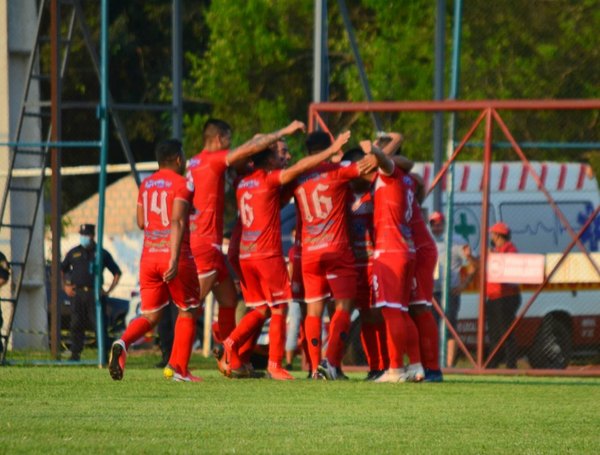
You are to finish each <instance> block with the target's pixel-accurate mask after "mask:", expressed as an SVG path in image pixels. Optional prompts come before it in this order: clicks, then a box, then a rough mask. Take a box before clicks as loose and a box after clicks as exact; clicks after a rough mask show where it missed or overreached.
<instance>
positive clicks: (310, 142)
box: [306, 131, 332, 153]
mask: <svg viewBox="0 0 600 455" xmlns="http://www.w3.org/2000/svg"><path fill="white" fill-rule="evenodd" d="M331 144H332V142H331V136H329V134H327V133H326V132H324V131H315V132H313V133H310V134H309V135H308V136H307V138H306V150H308V153H314V152H322V151H323V150H325V149H326V148H327V147H330V146H331Z"/></svg>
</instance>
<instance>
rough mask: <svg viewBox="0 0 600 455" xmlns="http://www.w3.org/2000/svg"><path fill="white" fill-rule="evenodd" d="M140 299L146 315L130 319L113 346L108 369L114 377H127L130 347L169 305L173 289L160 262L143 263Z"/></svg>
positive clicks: (153, 325)
mask: <svg viewBox="0 0 600 455" xmlns="http://www.w3.org/2000/svg"><path fill="white" fill-rule="evenodd" d="M140 299H141V312H142V315H141V316H139V317H137V318H135V319H134V320H133V321H131V322H130V323H129V325H128V326H127V328H126V329H125V332H124V333H123V335H122V336H121V338H119V339H118V340H116V341H115V342H114V343H113V344H112V347H111V350H110V358H109V362H108V370H109V373H110V376H111V377H112V378H113V379H114V380H120V379H122V378H123V374H124V371H125V360H126V356H127V350H128V349H129V347H130V346H131V345H132V344H133V343H135V342H136V341H137V340H139V339H140V338H142V337H143V336H144V335H145V334H146V333H147V332H149V331H151V330H152V329H153V328H154V327H156V325H157V324H158V321H159V320H160V318H161V316H162V312H163V310H164V309H165V308H166V307H167V306H168V305H169V293H168V290H167V286H166V284H165V283H164V282H163V280H162V269H161V268H160V266H159V264H155V263H143V264H142V265H141V267H140Z"/></svg>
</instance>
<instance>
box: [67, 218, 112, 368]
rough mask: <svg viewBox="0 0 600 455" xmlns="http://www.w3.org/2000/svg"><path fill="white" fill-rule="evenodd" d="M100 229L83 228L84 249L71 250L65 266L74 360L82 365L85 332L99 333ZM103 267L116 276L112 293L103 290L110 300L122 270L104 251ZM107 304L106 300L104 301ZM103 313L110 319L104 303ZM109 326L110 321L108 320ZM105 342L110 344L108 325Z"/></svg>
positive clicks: (82, 245)
mask: <svg viewBox="0 0 600 455" xmlns="http://www.w3.org/2000/svg"><path fill="white" fill-rule="evenodd" d="M95 229H96V227H95V226H94V225H93V224H82V225H81V226H80V227H79V234H80V236H81V237H80V245H78V246H76V247H75V248H73V249H72V250H70V251H69V252H68V253H67V255H66V256H65V259H64V261H63V262H62V264H61V271H62V279H63V287H64V290H65V293H66V294H67V296H68V297H69V300H70V301H71V359H70V360H75V361H78V360H79V359H80V356H81V351H82V350H83V342H84V338H85V329H86V327H88V326H89V325H91V327H93V328H94V330H95V329H96V304H95V298H94V279H95V275H94V273H93V271H94V263H95V260H96V243H95V242H94V236H95ZM102 254H103V256H104V257H103V261H102V263H103V265H104V267H106V268H107V269H108V270H109V271H110V272H111V273H112V274H113V281H112V283H111V285H110V287H109V288H108V290H106V291H104V290H102V295H103V296H108V294H110V293H111V292H112V290H113V289H114V288H115V287H116V286H117V284H118V283H119V279H120V278H121V269H120V268H119V266H118V265H117V264H116V263H115V261H114V259H113V258H112V256H111V255H110V253H109V252H108V251H106V250H102ZM103 300H104V299H103ZM102 310H103V311H102V313H103V314H104V316H106V308H105V302H104V301H103V302H102ZM105 322H106V320H105ZM104 332H105V333H104V335H105V336H104V340H105V342H106V343H109V341H108V337H107V335H106V323H105V324H104Z"/></svg>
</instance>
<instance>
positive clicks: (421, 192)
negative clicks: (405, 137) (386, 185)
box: [394, 160, 425, 205]
mask: <svg viewBox="0 0 600 455" xmlns="http://www.w3.org/2000/svg"><path fill="white" fill-rule="evenodd" d="M394 163H396V161H395V160H394ZM396 166H398V163H396ZM399 167H400V168H401V169H402V167H401V166H399ZM410 176H411V177H412V178H413V180H414V181H415V186H416V188H415V196H416V198H417V202H418V203H419V205H421V204H422V203H423V200H424V199H425V182H424V181H423V177H421V176H420V175H419V174H416V173H414V172H413V173H411V174H410Z"/></svg>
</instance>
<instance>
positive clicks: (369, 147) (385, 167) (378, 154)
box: [360, 141, 395, 175]
mask: <svg viewBox="0 0 600 455" xmlns="http://www.w3.org/2000/svg"><path fill="white" fill-rule="evenodd" d="M360 146H361V147H362V149H363V150H364V152H365V153H367V154H369V153H371V154H373V155H374V156H375V158H377V166H378V167H379V169H380V170H381V172H382V173H383V174H384V175H390V174H391V173H392V172H394V166H395V164H394V162H393V161H392V160H391V159H390V157H388V156H387V155H386V154H385V153H383V151H382V150H381V149H380V148H379V147H375V146H374V145H373V143H372V142H371V141H360Z"/></svg>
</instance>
